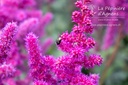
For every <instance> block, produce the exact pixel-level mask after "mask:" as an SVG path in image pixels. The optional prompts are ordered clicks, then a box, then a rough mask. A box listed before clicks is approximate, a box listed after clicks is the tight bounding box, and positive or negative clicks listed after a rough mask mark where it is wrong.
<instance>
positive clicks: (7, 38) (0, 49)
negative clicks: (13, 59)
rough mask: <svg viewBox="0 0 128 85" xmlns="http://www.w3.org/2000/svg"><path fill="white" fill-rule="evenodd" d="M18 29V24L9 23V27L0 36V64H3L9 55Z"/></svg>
mask: <svg viewBox="0 0 128 85" xmlns="http://www.w3.org/2000/svg"><path fill="white" fill-rule="evenodd" d="M16 29H17V24H16V23H15V22H11V23H7V25H6V26H5V27H4V28H3V29H2V33H1V35H0V63H3V62H4V61H5V59H6V57H7V55H8V52H9V50H10V45H11V43H12V41H13V38H14V36H15V33H16Z"/></svg>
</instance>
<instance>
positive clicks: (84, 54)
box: [26, 0, 103, 85]
mask: <svg viewBox="0 0 128 85" xmlns="http://www.w3.org/2000/svg"><path fill="white" fill-rule="evenodd" d="M89 2H90V0H77V2H76V3H75V5H76V7H78V8H79V9H80V10H78V11H74V12H73V13H72V21H73V22H74V23H76V24H75V25H74V27H73V28H72V31H71V32H69V33H68V31H66V32H64V33H62V35H60V36H59V39H58V40H57V41H56V44H57V46H58V47H59V49H60V50H62V51H63V52H65V53H66V54H65V55H63V56H62V57H59V58H57V59H54V58H53V57H52V56H42V55H41V51H40V47H39V45H38V42H37V41H38V40H37V37H36V36H35V35H34V34H33V33H29V34H28V36H27V37H26V46H27V49H28V53H29V56H30V58H29V61H30V62H29V64H30V65H29V66H30V75H31V76H32V78H33V80H34V85H98V84H99V83H98V81H99V74H90V75H85V74H84V73H82V72H81V69H82V68H85V69H90V68H93V67H94V66H96V65H97V66H100V65H101V64H102V62H103V59H102V58H101V56H100V55H97V54H90V53H89V51H90V49H92V48H94V46H95V44H96V42H95V40H94V39H93V38H92V37H91V36H89V35H86V34H91V33H92V32H93V27H92V22H91V19H90V17H92V14H93V13H92V11H91V10H90V9H89V8H88V6H87V5H86V4H88V3H89Z"/></svg>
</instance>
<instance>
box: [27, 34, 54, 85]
mask: <svg viewBox="0 0 128 85" xmlns="http://www.w3.org/2000/svg"><path fill="white" fill-rule="evenodd" d="M26 47H27V49H28V53H29V56H30V58H29V59H30V60H29V66H30V76H32V78H33V79H34V80H35V81H37V80H42V81H44V80H45V81H47V82H51V83H55V80H54V79H53V78H52V75H51V73H52V72H51V69H52V64H53V63H54V59H53V57H50V56H47V57H44V56H42V54H41V50H40V48H39V45H38V40H37V37H36V36H35V35H34V34H33V33H29V34H28V36H27V37H26ZM37 85H38V84H37Z"/></svg>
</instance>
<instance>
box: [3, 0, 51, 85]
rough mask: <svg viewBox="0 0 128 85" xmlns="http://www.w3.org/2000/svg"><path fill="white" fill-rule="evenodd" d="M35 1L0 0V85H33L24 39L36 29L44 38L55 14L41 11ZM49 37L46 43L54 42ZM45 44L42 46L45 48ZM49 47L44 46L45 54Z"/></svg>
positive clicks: (35, 31)
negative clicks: (29, 74) (29, 73)
mask: <svg viewBox="0 0 128 85" xmlns="http://www.w3.org/2000/svg"><path fill="white" fill-rule="evenodd" d="M36 2H37V1H36V0H0V85H2V84H4V85H30V84H31V78H30V77H29V76H28V75H27V73H28V66H27V64H26V62H27V60H28V57H27V56H28V55H27V54H26V53H25V51H24V50H25V45H24V44H25V43H24V38H25V36H26V34H27V33H28V32H34V33H35V34H36V35H38V36H39V38H41V37H42V36H43V35H45V28H46V26H47V25H48V24H49V23H50V22H51V21H52V18H53V15H52V13H50V12H48V13H46V14H43V13H42V10H40V9H38V7H37V5H38V4H37V3H36ZM15 22H16V23H15ZM51 43H52V39H47V40H46V41H45V42H44V44H45V45H47V44H49V45H50V44H51ZM44 44H42V47H45V46H44ZM47 49H48V46H47V47H45V51H42V52H43V53H44V54H45V52H46V51H47Z"/></svg>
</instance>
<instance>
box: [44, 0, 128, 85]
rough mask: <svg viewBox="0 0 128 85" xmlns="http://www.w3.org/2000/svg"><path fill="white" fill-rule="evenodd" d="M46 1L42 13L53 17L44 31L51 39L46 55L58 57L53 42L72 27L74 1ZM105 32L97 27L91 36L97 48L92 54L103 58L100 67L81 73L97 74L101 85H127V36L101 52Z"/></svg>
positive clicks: (59, 53)
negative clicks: (51, 42) (97, 54)
mask: <svg viewBox="0 0 128 85" xmlns="http://www.w3.org/2000/svg"><path fill="white" fill-rule="evenodd" d="M46 1H47V0H46ZM46 1H45V0H44V3H43V4H42V10H43V13H44V14H45V13H47V12H52V13H53V15H54V18H53V21H52V23H51V24H50V25H49V26H48V27H47V29H46V33H47V34H46V35H45V38H46V39H47V38H48V37H50V38H52V39H53V45H52V47H50V49H49V50H48V52H47V54H50V55H54V56H55V57H58V56H61V55H63V54H64V53H63V52H62V51H59V50H58V49H57V46H56V43H55V42H56V40H57V39H58V38H59V35H60V34H61V33H62V32H64V31H67V30H68V31H70V30H71V28H72V26H73V23H72V21H71V14H72V11H73V10H75V6H74V2H75V1H76V0H54V1H53V2H51V3H48V2H46ZM105 30H106V28H104V27H99V28H98V29H96V30H95V32H94V34H93V36H94V38H95V40H96V42H97V44H98V46H96V48H95V49H94V50H92V52H94V53H99V54H101V56H102V57H103V58H104V63H103V64H102V66H101V67H95V68H94V69H89V70H87V69H82V72H83V73H86V74H87V73H88V71H90V72H92V73H99V74H100V76H101V79H100V82H102V84H101V85H128V35H123V36H122V37H121V39H120V40H119V41H117V43H118V45H116V44H114V46H111V47H110V48H109V49H107V50H102V49H101V46H102V44H103V43H102V42H103V38H104V37H103V36H104V33H105ZM99 34H100V35H99ZM47 54H46V55H47Z"/></svg>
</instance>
